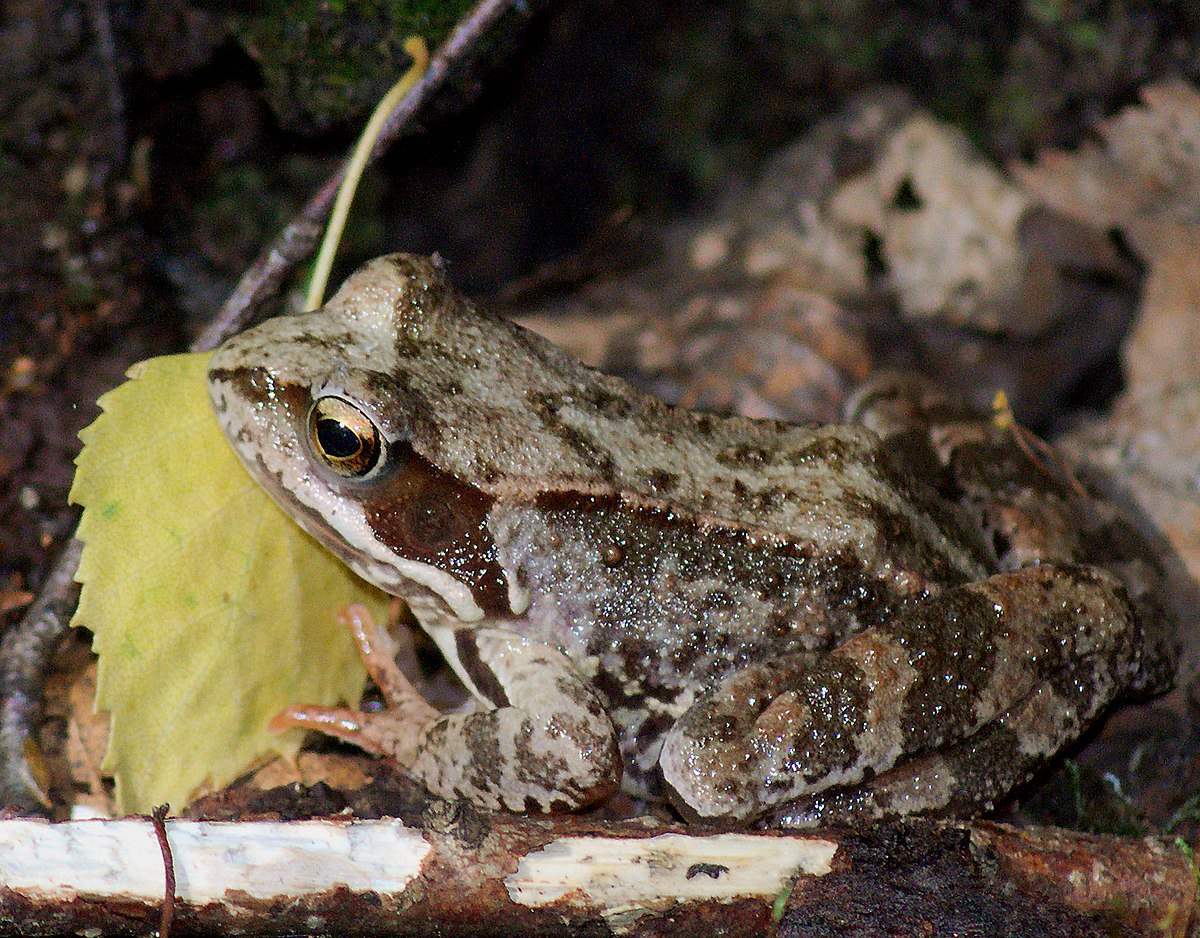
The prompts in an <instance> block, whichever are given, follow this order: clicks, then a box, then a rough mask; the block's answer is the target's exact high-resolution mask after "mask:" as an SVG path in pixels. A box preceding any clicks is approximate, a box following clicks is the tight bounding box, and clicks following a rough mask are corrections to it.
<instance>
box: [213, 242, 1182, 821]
mask: <svg viewBox="0 0 1200 938" xmlns="http://www.w3.org/2000/svg"><path fill="white" fill-rule="evenodd" d="M210 385H211V392H212V398H213V403H214V408H215V410H216V412H217V415H218V419H219V420H220V422H221V424H222V426H223V427H224V428H225V431H226V433H227V435H228V436H229V438H230V441H231V443H232V445H233V446H234V448H235V450H236V451H237V452H238V454H239V456H240V457H241V459H242V461H243V463H244V464H245V465H246V466H247V468H248V469H249V470H250V471H251V473H252V474H254V475H255V477H256V478H257V479H259V481H260V482H261V483H262V484H263V485H264V487H265V488H266V489H267V491H268V492H269V493H270V494H271V495H272V497H274V498H275V500H276V501H277V502H278V503H279V504H280V505H281V506H282V507H283V508H284V510H285V511H288V512H289V513H290V514H291V515H292V517H294V518H295V519H296V520H297V522H298V523H299V524H301V525H302V526H303V527H304V528H305V529H306V530H308V531H309V532H310V533H311V534H313V536H314V537H316V538H317V539H319V540H320V541H321V542H322V543H324V544H325V545H326V546H328V547H329V548H330V549H331V550H332V551H334V553H336V554H337V555H338V556H340V557H341V558H342V559H343V560H345V561H346V563H347V564H349V565H350V566H351V567H352V568H353V569H354V570H356V571H357V572H358V573H359V574H360V575H362V576H364V577H365V578H366V579H368V580H370V581H372V582H374V583H375V584H377V585H378V586H380V587H382V588H383V589H385V590H388V591H390V592H392V593H394V594H396V595H399V596H402V597H404V598H405V600H406V601H407V602H408V604H409V606H410V607H411V608H412V610H413V612H414V614H415V616H416V617H417V619H418V621H419V622H420V623H421V625H422V626H423V627H424V628H425V629H426V630H427V631H428V632H429V634H430V635H431V636H432V637H433V639H434V641H435V642H437V644H438V645H439V647H440V648H441V649H442V651H443V653H444V654H445V655H446V657H447V660H448V661H449V663H450V664H451V665H452V667H454V669H455V671H456V672H457V673H458V675H459V677H460V678H461V679H462V680H463V683H464V684H465V685H466V687H467V688H468V690H469V691H470V692H471V693H472V694H473V696H474V698H475V700H476V704H475V708H474V710H472V711H470V712H464V713H454V714H440V713H438V712H437V711H435V710H433V709H432V708H430V707H429V706H428V705H427V704H425V703H424V701H422V700H420V698H419V697H418V695H417V694H416V692H415V691H413V689H412V688H411V687H409V686H408V685H407V682H405V681H404V679H403V677H402V676H401V675H400V674H399V672H398V671H396V670H395V667H394V664H392V662H391V660H390V657H389V655H388V654H387V653H386V652H385V651H382V652H381V651H380V649H381V648H385V645H384V644H383V643H382V639H381V638H379V637H378V635H377V634H376V633H377V632H378V630H377V629H374V627H373V626H370V627H368V626H365V625H362V624H361V623H360V625H358V626H353V625H352V628H354V630H355V635H356V637H357V639H358V641H359V644H360V647H361V648H362V650H363V657H364V660H365V661H366V662H367V664H368V668H369V669H370V670H371V672H372V674H373V675H374V676H375V678H376V681H377V683H379V684H380V686H381V688H382V689H383V691H384V695H385V698H386V700H387V701H388V703H389V704H390V705H392V706H390V707H389V708H388V709H387V710H385V711H383V712H381V713H377V714H360V713H357V712H356V711H351V710H346V709H335V710H329V709H325V708H312V707H304V706H297V707H293V708H291V709H290V710H289V711H287V712H286V713H285V714H283V715H281V718H280V719H281V722H282V723H289V724H292V725H304V726H312V727H315V728H319V729H323V730H324V731H326V732H332V733H333V734H334V735H338V736H341V737H342V738H345V739H349V740H351V741H354V742H357V743H358V744H360V745H362V746H364V747H365V748H367V749H369V750H371V751H374V752H378V753H381V754H384V755H389V756H391V757H393V758H395V759H396V760H397V761H398V762H400V763H401V764H402V765H404V766H405V767H406V768H407V769H408V771H410V772H411V773H412V774H413V775H414V776H415V777H417V778H419V779H420V780H421V781H423V782H424V783H425V784H426V785H427V786H428V787H429V788H430V789H431V790H432V791H433V792H435V793H436V794H439V795H443V796H447V797H463V798H469V799H471V800H473V801H475V802H477V803H478V804H480V805H484V806H487V807H493V808H503V809H508V810H516V811H549V810H558V809H570V808H577V807H580V806H583V805H586V804H591V803H594V802H596V801H597V800H599V799H602V798H604V797H605V796H606V795H607V794H608V793H609V792H611V791H612V790H614V789H615V787H616V786H617V785H618V784H621V785H622V786H623V787H624V788H625V789H626V790H627V791H629V792H631V793H633V794H635V795H638V796H641V797H646V798H664V799H668V800H670V801H671V802H672V803H673V804H674V805H675V806H676V807H677V808H678V810H679V811H680V813H681V814H683V815H684V816H685V817H687V818H689V819H694V820H718V819H719V820H726V821H728V820H740V821H748V820H751V819H754V818H756V817H776V818H780V819H782V820H786V821H787V822H788V823H797V824H800V823H816V822H821V821H823V820H830V819H838V820H842V819H846V818H855V817H861V818H869V817H875V816H882V815H886V814H904V813H912V812H915V811H924V812H936V811H942V812H945V811H953V812H956V813H970V812H972V811H976V810H979V809H981V808H982V807H984V806H986V805H987V804H989V803H991V802H992V801H994V800H995V799H996V798H998V797H1000V796H1002V795H1003V793H1004V792H1006V791H1007V790H1008V789H1009V788H1011V787H1012V786H1013V785H1015V784H1019V783H1020V782H1021V781H1023V780H1024V779H1025V777H1027V775H1028V774H1029V773H1030V772H1031V771H1033V770H1034V769H1035V768H1036V767H1038V766H1039V765H1041V764H1043V763H1044V762H1045V761H1046V760H1047V759H1048V758H1050V757H1051V755H1052V754H1053V753H1054V752H1055V751H1057V749H1059V748H1060V747H1061V746H1062V745H1064V744H1066V743H1067V742H1069V741H1071V740H1072V739H1074V738H1075V737H1076V736H1078V734H1079V733H1080V732H1082V730H1083V729H1084V728H1085V727H1086V726H1087V725H1088V723H1089V722H1091V721H1092V720H1093V719H1094V718H1095V717H1096V716H1097V715H1098V714H1099V713H1100V712H1101V711H1102V710H1103V709H1104V707H1105V706H1107V705H1108V704H1109V703H1110V702H1111V701H1112V700H1114V699H1116V698H1117V697H1119V696H1120V695H1121V694H1123V693H1125V692H1127V691H1130V690H1138V691H1143V692H1144V691H1148V690H1154V689H1157V688H1158V687H1160V686H1161V685H1162V684H1163V683H1164V681H1165V680H1166V678H1167V677H1168V676H1169V674H1170V670H1171V667H1170V665H1171V653H1172V646H1171V644H1170V641H1169V639H1166V638H1163V637H1162V636H1163V635H1165V634H1167V633H1166V631H1165V630H1164V629H1163V628H1162V627H1161V626H1162V623H1161V621H1158V619H1160V618H1161V617H1158V618H1156V616H1157V612H1156V610H1157V605H1156V603H1155V602H1154V589H1153V586H1154V584H1155V582H1156V579H1155V571H1154V569H1153V561H1152V557H1151V555H1150V554H1149V552H1148V551H1145V550H1144V548H1143V546H1142V545H1140V543H1139V542H1138V541H1137V539H1136V538H1115V537H1113V536H1111V532H1112V530H1115V529H1114V528H1112V527H1111V526H1106V525H1098V524H1094V523H1092V522H1091V521H1090V520H1089V519H1091V518H1092V517H1093V516H1096V515H1104V516H1105V517H1107V518H1109V519H1110V520H1112V521H1113V523H1114V524H1115V523H1116V519H1115V518H1114V516H1113V515H1112V514H1111V513H1109V512H1107V511H1106V510H1104V509H1105V506H1101V505H1100V503H1096V502H1093V501H1091V500H1090V499H1089V498H1087V496H1086V495H1084V494H1083V493H1081V492H1079V491H1077V490H1076V488H1075V486H1074V485H1073V483H1072V482H1071V480H1070V478H1069V477H1068V476H1067V475H1066V474H1065V473H1064V472H1062V471H1060V469H1059V468H1058V466H1057V464H1056V463H1055V462H1054V460H1053V459H1052V458H1050V459H1047V457H1046V454H1047V452H1048V451H1044V450H1042V449H1040V448H1039V445H1034V446H1032V447H1031V445H1030V444H1029V442H1028V441H1027V440H1025V439H1024V438H1021V437H1018V435H1017V434H1016V433H1015V432H1014V431H1012V430H1006V429H1003V428H999V427H997V426H995V425H993V424H992V423H991V422H989V421H988V420H981V419H979V418H978V417H976V416H974V415H970V414H966V413H964V412H962V411H961V410H960V409H958V408H956V407H955V406H954V405H953V404H952V403H950V402H948V401H946V400H944V399H943V398H941V397H939V396H938V395H936V394H935V393H933V392H931V391H929V389H927V388H925V387H924V386H922V385H914V384H906V383H904V382H891V383H879V384H876V385H873V386H871V387H868V388H866V389H864V390H863V391H862V392H861V393H860V394H859V395H858V396H857V397H856V398H855V400H854V401H853V402H852V405H851V406H852V410H853V413H852V414H851V418H852V420H851V422H847V423H843V424H830V425H826V426H819V427H797V426H791V425H787V424H782V423H777V422H773V421H754V420H748V419H745V418H740V417H732V418H723V417H716V416H713V415H711V414H703V413H696V412H692V411H687V410H683V409H677V408H671V407H669V406H667V405H666V404H664V403H662V402H661V401H659V400H657V399H655V398H652V397H649V396H647V395H644V394H641V393H639V392H637V391H636V390H634V389H633V388H631V387H629V386H627V385H625V384H624V383H623V382H621V381H619V380H617V379H615V378H612V377H610V376H606V375H602V374H600V373H598V372H595V371H592V370H590V369H588V368H586V367H584V366H583V365H581V364H579V363H578V362H576V361H574V360H573V359H571V358H570V357H569V356H567V355H566V354H565V353H563V352H562V351H561V350H560V349H558V348H556V347H554V346H552V345H550V344H549V343H547V342H545V341H544V340H542V339H540V338H538V337H537V336H534V335H532V334H530V333H527V332H525V331H524V330H521V329H520V328H518V327H517V326H515V325H513V324H511V323H508V322H506V321H504V320H502V319H499V318H496V317H493V316H490V315H488V314H486V313H484V312H480V311H478V310H476V309H474V308H473V307H472V306H471V305H470V304H469V303H468V302H467V301H466V300H464V299H463V298H462V297H461V296H459V295H458V294H457V293H455V292H454V291H453V289H452V288H451V287H450V286H449V284H448V282H447V280H446V278H445V275H444V272H443V271H442V269H441V267H440V266H439V265H438V264H437V263H436V262H435V261H431V260H429V259H426V258H418V257H412V256H409V255H391V256H388V257H384V258H379V259H377V260H375V261H372V262H371V263H369V264H368V265H366V266H365V267H363V268H362V269H361V270H359V271H358V272H357V273H355V274H354V275H353V276H352V277H351V278H350V279H349V280H348V281H347V282H346V284H345V285H344V286H343V287H342V289H341V290H340V291H339V292H338V294H337V295H336V296H335V297H334V298H333V299H332V300H330V302H329V303H328V304H327V305H326V307H325V308H324V309H323V310H322V311H319V312H317V313H314V314H309V315H305V316H296V317H288V318H284V319H278V320H273V321H271V322H268V323H265V324H263V325H262V326H259V327H257V328H256V329H253V330H251V331H249V332H247V333H244V334H243V335H241V336H238V337H235V338H234V339H233V340H231V341H230V342H229V343H227V344H226V345H225V346H223V347H222V348H221V349H220V350H218V352H217V353H216V355H215V356H214V358H213V362H212V366H211V371H210ZM328 398H337V399H338V400H339V401H341V402H348V403H349V404H350V405H351V406H352V407H354V408H356V409H358V410H359V411H361V413H362V415H363V417H364V421H363V424H362V425H363V426H365V427H367V428H368V430H367V431H366V432H367V433H368V434H369V435H370V439H369V440H368V441H367V442H368V443H369V445H365V444H364V449H363V452H364V453H368V454H373V453H375V452H376V451H377V452H378V454H379V456H378V460H374V459H373V458H372V459H369V460H366V462H369V463H370V465H369V466H367V468H366V470H365V471H364V472H362V473H361V474H360V475H357V476H354V477H348V476H347V475H345V474H344V473H340V472H339V471H335V469H336V464H335V462H332V461H331V460H330V459H329V455H328V454H323V453H322V451H321V449H322V446H323V444H322V443H321V438H320V437H318V436H317V435H316V434H315V433H314V432H313V430H312V426H311V425H310V414H312V413H315V412H317V410H315V409H314V402H316V401H325V400H327V399H328ZM339 407H340V405H339ZM320 412H321V413H324V412H326V410H325V409H320ZM329 438H330V439H334V440H338V439H342V438H341V437H338V436H337V435H336V434H335V435H334V436H331V437H329ZM1117 544H1121V545H1123V546H1121V547H1120V548H1119V549H1118V548H1116V547H1115V546H1114V545H1117ZM1152 620H1153V621H1152ZM1152 625H1153V626H1155V627H1154V628H1152ZM789 806H790V807H789Z"/></svg>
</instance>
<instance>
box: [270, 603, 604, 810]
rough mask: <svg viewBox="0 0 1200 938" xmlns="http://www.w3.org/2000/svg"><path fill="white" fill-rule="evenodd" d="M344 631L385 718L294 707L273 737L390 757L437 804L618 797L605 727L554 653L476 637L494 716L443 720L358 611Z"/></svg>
mask: <svg viewBox="0 0 1200 938" xmlns="http://www.w3.org/2000/svg"><path fill="white" fill-rule="evenodd" d="M344 621H345V623H346V624H347V625H348V626H349V627H350V629H351V632H352V633H353V634H354V637H355V639H356V641H357V642H358V645H359V653H360V655H361V656H362V659H363V661H364V663H365V664H366V666H367V669H368V671H369V672H370V673H371V677H372V678H373V679H374V680H375V682H376V684H378V685H379V687H380V690H381V691H382V692H383V695H384V698H385V700H386V702H387V703H388V708H387V709H386V710H383V711H380V712H377V713H363V712H360V711H357V710H350V709H347V708H345V707H316V706H309V705H297V706H293V707H289V708H288V709H287V710H285V711H283V712H282V713H280V714H279V715H278V716H276V717H275V719H274V720H273V721H272V723H271V726H272V729H274V730H277V731H278V730H283V729H287V728H289V727H294V726H299V727H304V728H307V729H313V730H318V731H320V732H323V733H327V734H329V735H332V736H336V737H337V738H339V739H342V740H344V741H346V742H349V743H353V744H354V745H356V746H360V747H361V748H363V749H366V750H367V751H368V752H373V753H376V754H379V755H384V756H390V757H392V758H394V759H395V760H396V761H397V762H398V763H400V764H401V765H402V766H404V768H405V769H406V770H407V771H408V772H409V774H411V775H412V776H414V777H415V778H417V779H418V780H419V781H420V782H422V783H423V784H424V785H425V787H426V788H428V789H429V790H430V791H431V792H432V793H433V794H435V795H437V796H439V797H444V798H465V799H467V800H470V801H472V802H474V803H475V804H478V805H480V806H482V807H488V808H504V809H508V810H512V811H554V810H571V809H574V808H579V807H583V806H585V805H588V804H592V803H595V802H597V801H599V800H602V799H603V798H606V797H607V796H608V795H610V794H611V793H612V792H613V791H615V790H616V788H617V786H618V785H619V783H620V780H621V758H620V754H619V752H618V750H617V743H616V732H615V730H614V729H613V725H612V721H611V720H610V719H609V717H608V715H607V713H606V712H605V711H604V708H603V707H602V706H601V704H600V701H599V699H598V698H597V697H596V696H595V693H594V692H593V691H592V690H591V688H590V687H589V686H588V684H587V682H586V680H585V679H584V678H583V676H582V675H581V674H579V673H578V671H577V670H576V669H575V667H574V666H573V665H572V664H571V662H570V659H568V658H567V657H566V656H565V655H563V654H562V653H561V652H559V651H557V650H556V649H553V648H550V647H549V646H546V645H543V644H540V643H538V642H534V641H532V640H530V639H528V638H525V637H523V636H520V635H516V634H514V633H511V632H506V631H503V630H500V629H479V630H472V631H471V632H470V633H468V634H467V635H466V639H467V640H466V641H464V642H463V643H461V644H462V645H463V646H464V647H463V649H462V651H463V653H466V652H467V651H468V649H467V647H466V646H470V649H469V650H470V656H471V668H470V670H471V671H472V672H473V673H474V674H477V675H479V678H480V679H479V680H477V681H476V682H475V683H476V685H477V687H478V688H479V689H481V690H482V691H483V692H484V693H485V694H486V695H487V696H488V697H489V699H490V700H491V702H492V703H493V704H494V706H495V708H494V709H490V710H486V709H478V710H475V711H473V712H469V713H451V714H442V713H441V712H439V711H438V710H436V709H435V708H433V707H431V706H430V705H429V704H428V703H426V702H425V700H424V698H422V697H421V695H420V694H419V693H418V692H417V690H416V689H415V688H413V687H412V685H411V684H409V682H408V680H407V678H405V677H404V675H403V674H402V673H401V672H400V670H399V668H397V667H396V664H395V661H394V658H393V655H394V647H393V645H392V642H391V639H390V638H389V637H388V636H387V634H386V632H384V631H383V630H382V629H380V628H378V627H377V626H375V624H374V623H373V622H372V621H371V619H370V616H369V615H367V613H366V610H365V609H362V608H361V607H358V608H357V609H354V608H352V609H351V610H348V611H347V615H346V616H344ZM484 675H490V676H491V677H490V679H489V680H486V681H485V680H483V677H484Z"/></svg>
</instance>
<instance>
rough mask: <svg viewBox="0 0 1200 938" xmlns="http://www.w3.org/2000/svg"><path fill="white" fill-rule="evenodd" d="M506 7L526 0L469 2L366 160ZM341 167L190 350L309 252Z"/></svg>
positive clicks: (236, 321) (236, 318)
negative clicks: (471, 4) (454, 27)
mask: <svg viewBox="0 0 1200 938" xmlns="http://www.w3.org/2000/svg"><path fill="white" fill-rule="evenodd" d="M509 10H514V11H517V12H524V11H525V4H524V3H523V2H521V0H480V2H479V3H477V4H476V5H475V6H474V7H473V8H472V10H471V12H470V13H469V14H468V15H467V16H466V18H465V19H463V20H462V21H461V22H460V23H459V24H458V28H457V29H455V31H454V33H453V34H452V35H451V36H450V38H449V39H447V40H446V42H445V43H443V44H442V46H441V48H440V49H439V50H438V53H437V55H435V56H434V57H433V59H432V60H431V61H430V63H429V68H428V70H427V71H426V72H425V75H424V76H423V77H422V78H421V80H420V81H419V82H417V84H416V85H415V86H414V87H413V89H412V91H410V92H409V93H408V94H407V95H405V97H404V98H403V100H401V101H400V103H399V104H398V105H397V106H396V108H395V109H394V110H393V111H392V113H391V115H390V116H389V117H388V119H387V120H386V121H385V122H384V124H383V129H382V130H381V131H380V133H379V139H378V141H376V143H375V146H374V148H372V150H371V156H370V158H369V159H368V160H367V165H370V164H371V163H373V162H375V160H377V159H378V158H379V155H380V154H381V153H383V152H384V151H386V150H387V148H388V147H389V146H391V144H392V142H393V141H394V140H395V139H396V138H397V137H399V136H400V134H401V133H403V132H404V130H405V129H406V128H407V127H408V126H409V124H410V123H412V120H413V118H414V117H415V116H416V115H417V114H419V113H420V112H421V110H422V109H423V108H424V107H425V105H426V104H427V103H428V102H429V101H430V100H432V98H433V96H434V94H435V93H436V92H437V91H438V90H440V89H441V87H442V86H443V85H444V84H445V83H446V78H447V76H448V75H449V74H450V69H451V68H452V67H454V66H455V65H458V64H459V63H460V62H462V61H464V60H465V59H466V58H467V56H468V55H470V53H471V52H472V50H474V48H475V46H476V44H477V43H478V41H479V39H480V38H481V37H482V36H483V35H485V34H486V33H487V31H488V30H489V29H491V27H492V26H494V25H495V24H496V22H497V21H498V20H499V19H500V17H501V16H503V15H504V14H505V13H507V12H508V11H509ZM344 171H345V165H344V164H343V166H340V167H339V168H338V170H337V171H336V172H335V173H334V174H333V175H332V176H330V177H329V179H327V180H325V182H324V184H323V185H322V186H321V188H320V189H318V190H317V192H316V193H315V194H314V195H313V196H312V198H310V199H309V200H308V202H307V203H305V205H304V208H302V209H301V210H300V213H299V214H298V215H297V216H296V218H294V219H293V220H292V222H291V223H290V224H289V225H288V226H287V228H285V229H284V230H283V231H282V232H281V233H280V235H279V236H278V237H277V238H276V239H275V241H274V242H273V243H272V244H271V245H270V246H269V247H268V248H266V249H265V250H263V251H262V253H260V254H259V256H258V258H257V259H256V260H255V262H254V263H253V264H252V265H251V267H250V269H249V270H247V271H246V273H245V274H243V275H242V279H241V280H240V281H239V282H238V285H237V287H236V288H235V289H234V291H233V293H232V294H231V295H230V297H229V299H228V300H226V301H225V305H224V306H222V307H221V310H220V312H219V313H218V314H217V316H216V317H215V318H214V319H213V321H212V322H211V323H210V324H209V325H208V327H207V328H206V329H205V330H204V331H203V332H202V333H201V334H200V335H199V336H198V337H197V338H196V341H195V342H193V343H192V350H193V351H196V352H206V351H208V350H209V349H214V348H216V347H217V346H218V345H220V344H221V343H222V342H223V341H224V340H225V339H226V338H227V337H228V336H230V335H232V334H233V333H235V332H237V331H238V330H239V329H241V328H242V327H243V326H244V325H245V324H246V322H247V321H248V320H249V319H250V317H251V316H252V315H253V314H254V312H255V310H256V309H257V308H258V306H259V305H260V304H261V303H262V302H263V301H264V300H266V299H267V298H268V297H271V296H273V295H275V293H276V292H277V291H278V290H279V285H280V284H281V283H282V282H283V280H284V278H285V277H287V276H288V275H289V274H290V273H291V272H292V270H294V269H295V267H296V265H297V264H299V263H300V262H301V261H303V260H305V259H306V258H308V257H309V256H310V255H311V254H312V252H313V249H314V248H315V246H316V243H317V239H318V238H319V237H320V236H321V229H322V227H323V226H324V224H325V219H326V217H327V216H328V215H329V210H330V209H331V208H332V206H333V202H334V199H336V198H337V193H338V188H339V187H340V186H341V182H342V175H343V173H344Z"/></svg>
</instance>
